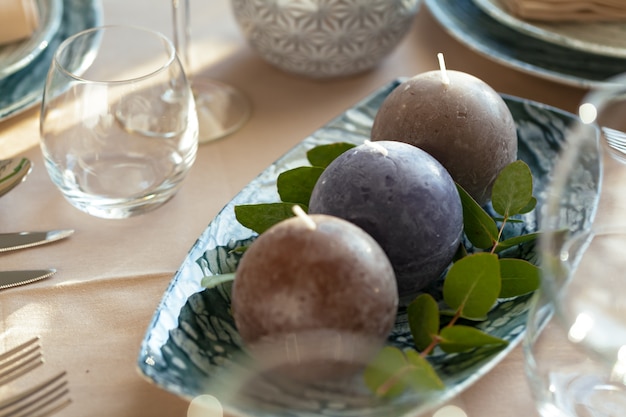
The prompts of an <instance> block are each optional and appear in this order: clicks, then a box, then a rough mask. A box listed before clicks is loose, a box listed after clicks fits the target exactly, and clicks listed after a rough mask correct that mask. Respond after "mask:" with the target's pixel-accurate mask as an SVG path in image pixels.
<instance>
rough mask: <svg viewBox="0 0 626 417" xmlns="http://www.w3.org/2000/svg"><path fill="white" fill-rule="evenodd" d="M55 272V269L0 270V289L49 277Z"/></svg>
mask: <svg viewBox="0 0 626 417" xmlns="http://www.w3.org/2000/svg"><path fill="white" fill-rule="evenodd" d="M55 272H56V269H39V270H30V271H27V270H24V271H0V290H5V289H7V288H12V287H17V286H18V285H25V284H30V283H31V282H35V281H40V280H42V279H46V278H50V277H51V276H52V275H54V273H55Z"/></svg>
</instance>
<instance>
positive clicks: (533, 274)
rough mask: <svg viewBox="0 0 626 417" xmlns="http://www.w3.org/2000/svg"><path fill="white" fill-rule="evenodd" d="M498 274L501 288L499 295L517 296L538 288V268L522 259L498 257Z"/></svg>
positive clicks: (505, 296)
mask: <svg viewBox="0 0 626 417" xmlns="http://www.w3.org/2000/svg"><path fill="white" fill-rule="evenodd" d="M500 276H501V277H502V288H501V289H500V297H502V298H508V297H517V296H519V295H524V294H528V293H530V292H533V291H535V290H536V289H537V288H539V281H540V278H541V275H540V269H539V268H538V267H537V266H535V265H533V264H531V263H530V262H528V261H525V260H523V259H514V258H502V259H500Z"/></svg>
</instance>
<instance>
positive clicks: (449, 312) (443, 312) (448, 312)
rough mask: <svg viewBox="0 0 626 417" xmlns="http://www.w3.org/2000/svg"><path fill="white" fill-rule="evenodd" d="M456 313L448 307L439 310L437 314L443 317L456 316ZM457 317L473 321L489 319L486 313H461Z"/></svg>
mask: <svg viewBox="0 0 626 417" xmlns="http://www.w3.org/2000/svg"><path fill="white" fill-rule="evenodd" d="M456 313H457V312H456V311H454V310H450V309H449V308H448V309H443V310H439V315H440V316H443V317H456V315H457V314H456ZM459 318H460V319H463V320H468V321H474V322H481V321H486V320H487V319H489V317H488V316H487V315H484V316H482V317H465V316H463V315H462V314H461V315H460V316H459Z"/></svg>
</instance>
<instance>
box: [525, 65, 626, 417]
mask: <svg viewBox="0 0 626 417" xmlns="http://www.w3.org/2000/svg"><path fill="white" fill-rule="evenodd" d="M568 132H569V133H568V134H567V136H566V146H565V148H564V151H563V153H562V155H561V156H560V159H559V161H558V163H557V165H556V168H555V172H554V177H553V181H552V183H551V187H550V189H549V190H548V195H547V199H546V205H545V207H546V210H545V212H544V213H543V214H542V216H543V217H542V223H543V224H542V231H543V235H542V237H541V250H542V251H541V253H542V256H543V260H542V262H543V265H542V266H543V272H544V276H543V282H542V287H541V290H540V292H539V294H538V298H537V299H536V304H535V305H534V307H533V309H532V311H531V312H530V314H529V321H528V329H527V333H526V337H525V340H524V348H525V350H524V352H525V355H526V371H527V376H528V380H529V383H530V387H531V390H532V392H533V395H534V397H535V400H536V402H537V407H538V410H539V412H540V413H541V415H542V416H543V417H622V416H624V415H626V216H624V213H626V133H624V132H626V75H622V76H618V77H616V78H614V79H611V80H609V81H608V82H607V83H606V84H605V85H603V86H600V87H597V88H595V89H593V90H592V91H590V93H589V94H588V95H587V96H586V97H585V99H584V100H583V103H582V104H581V106H580V110H579V120H578V122H577V123H575V125H574V126H571V127H570V129H568ZM583 201H595V202H597V209H596V212H595V213H591V215H589V216H579V217H577V216H576V215H575V213H577V207H583V206H584V204H582V202H583ZM578 212H579V211H578ZM572 214H574V215H572ZM584 217H588V218H591V219H593V220H592V221H590V222H588V223H586V224H585V223H582V222H581V221H580V219H583V218H584Z"/></svg>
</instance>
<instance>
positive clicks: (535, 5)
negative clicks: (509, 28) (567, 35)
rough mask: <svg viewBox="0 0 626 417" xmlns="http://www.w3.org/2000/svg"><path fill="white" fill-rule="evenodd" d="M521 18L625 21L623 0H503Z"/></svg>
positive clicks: (625, 8) (625, 13) (562, 20)
mask: <svg viewBox="0 0 626 417" xmlns="http://www.w3.org/2000/svg"><path fill="white" fill-rule="evenodd" d="M503 1H504V4H505V5H506V7H507V8H508V9H509V11H510V12H511V13H513V14H515V15H516V16H518V17H521V18H522V19H528V20H543V21H555V22H556V21H561V22H564V21H582V22H592V21H595V22H601V21H607V22H609V21H612V22H615V21H621V20H623V21H626V1H625V0H503Z"/></svg>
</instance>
